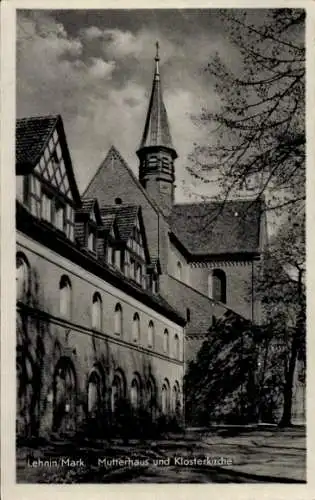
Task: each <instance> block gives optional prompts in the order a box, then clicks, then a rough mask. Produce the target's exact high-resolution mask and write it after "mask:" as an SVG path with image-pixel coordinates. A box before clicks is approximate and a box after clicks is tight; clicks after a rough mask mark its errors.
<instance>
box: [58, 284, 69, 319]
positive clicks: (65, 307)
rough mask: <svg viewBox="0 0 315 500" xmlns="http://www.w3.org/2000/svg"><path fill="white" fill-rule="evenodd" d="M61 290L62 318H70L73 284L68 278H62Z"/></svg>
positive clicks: (60, 309)
mask: <svg viewBox="0 0 315 500" xmlns="http://www.w3.org/2000/svg"><path fill="white" fill-rule="evenodd" d="M59 290H60V308H59V311H60V316H63V317H64V318H69V317H70V316H71V283H70V280H69V278H68V276H65V275H64V276H62V277H61V279H60V282H59Z"/></svg>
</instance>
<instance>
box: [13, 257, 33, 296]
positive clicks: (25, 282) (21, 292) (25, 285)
mask: <svg viewBox="0 0 315 500" xmlns="http://www.w3.org/2000/svg"><path fill="white" fill-rule="evenodd" d="M29 281H30V268H29V264H28V261H27V258H26V257H25V255H23V254H22V253H18V254H17V255H16V298H17V300H25V299H26V298H27V294H28V292H29Z"/></svg>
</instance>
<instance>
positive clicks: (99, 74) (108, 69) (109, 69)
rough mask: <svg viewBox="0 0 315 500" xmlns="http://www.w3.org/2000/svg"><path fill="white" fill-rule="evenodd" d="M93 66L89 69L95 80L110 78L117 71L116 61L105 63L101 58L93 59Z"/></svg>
mask: <svg viewBox="0 0 315 500" xmlns="http://www.w3.org/2000/svg"><path fill="white" fill-rule="evenodd" d="M91 60H92V65H91V66H90V68H89V72H90V75H91V76H92V77H95V78H110V77H111V76H112V73H113V71H114V69H115V66H116V63H115V61H109V62H107V61H104V59H101V58H99V57H92V58H91Z"/></svg>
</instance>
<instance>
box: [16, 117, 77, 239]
mask: <svg viewBox="0 0 315 500" xmlns="http://www.w3.org/2000/svg"><path fill="white" fill-rule="evenodd" d="M16 173H17V198H18V201H20V202H21V203H23V205H24V207H25V208H27V209H28V210H29V211H30V212H31V213H32V215H34V216H35V217H37V218H39V219H41V220H43V221H45V223H47V224H51V225H52V226H54V227H55V228H56V229H58V230H59V231H61V232H62V233H64V234H65V235H66V236H67V237H68V238H69V239H70V240H72V241H73V240H74V223H75V222H74V211H75V209H76V208H77V207H79V206H80V205H81V200H80V195H79V191H78V188H77V184H76V181H75V178H74V173H73V168H72V163H71V158H70V153H69V150H68V146H67V142H66V137H65V132H64V128H63V124H62V119H61V117H60V116H46V117H33V118H23V119H20V120H17V125H16Z"/></svg>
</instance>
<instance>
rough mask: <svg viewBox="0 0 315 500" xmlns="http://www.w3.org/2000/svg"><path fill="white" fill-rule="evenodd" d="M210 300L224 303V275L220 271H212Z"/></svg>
mask: <svg viewBox="0 0 315 500" xmlns="http://www.w3.org/2000/svg"><path fill="white" fill-rule="evenodd" d="M212 298H213V299H214V300H218V301H219V302H223V304H225V303H226V275H225V272H224V271H222V269H214V270H213V272H212Z"/></svg>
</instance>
